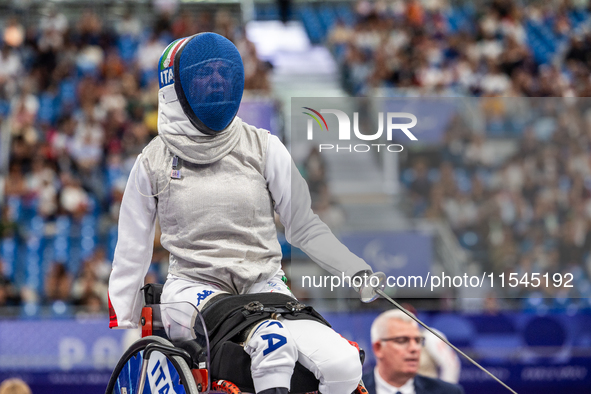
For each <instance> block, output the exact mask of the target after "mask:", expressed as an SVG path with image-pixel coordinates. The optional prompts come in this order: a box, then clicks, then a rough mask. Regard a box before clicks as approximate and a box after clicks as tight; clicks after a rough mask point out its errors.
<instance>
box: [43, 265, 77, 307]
mask: <svg viewBox="0 0 591 394" xmlns="http://www.w3.org/2000/svg"><path fill="white" fill-rule="evenodd" d="M71 287H72V276H71V274H70V273H69V272H68V270H67V268H66V266H65V264H63V263H53V265H52V266H51V268H50V269H49V273H48V275H47V278H45V299H46V300H47V301H49V302H53V301H66V302H69V301H70V289H71Z"/></svg>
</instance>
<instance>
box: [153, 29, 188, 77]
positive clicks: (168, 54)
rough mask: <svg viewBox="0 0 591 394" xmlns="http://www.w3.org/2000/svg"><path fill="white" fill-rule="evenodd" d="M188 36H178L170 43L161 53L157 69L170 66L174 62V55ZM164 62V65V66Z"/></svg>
mask: <svg viewBox="0 0 591 394" xmlns="http://www.w3.org/2000/svg"><path fill="white" fill-rule="evenodd" d="M188 38H189V37H185V38H179V39H178V40H176V41H174V42H173V43H172V44H170V45H169V46H168V47H167V48H166V49H165V50H164V53H163V54H162V59H160V66H159V70H160V71H162V70H164V69H165V68H168V67H171V66H172V65H173V63H174V55H175V54H176V53H177V51H178V50H179V48H180V47H182V46H183V43H185V42H186V41H187V39H188ZM165 64H166V66H165Z"/></svg>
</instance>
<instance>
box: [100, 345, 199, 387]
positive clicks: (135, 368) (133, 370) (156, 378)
mask: <svg viewBox="0 0 591 394" xmlns="http://www.w3.org/2000/svg"><path fill="white" fill-rule="evenodd" d="M151 343H159V344H162V345H165V346H170V347H173V345H172V343H170V342H169V341H168V340H166V339H164V338H161V337H156V336H149V337H145V338H142V339H139V340H137V341H136V342H134V343H133V345H131V346H130V347H129V349H127V350H126V351H125V353H123V356H122V357H121V359H120V360H119V362H118V363H117V366H116V367H115V369H114V370H113V373H112V374H111V379H109V384H108V385H107V390H106V392H105V394H152V393H154V394H157V393H168V392H171V393H172V392H174V393H177V394H198V393H199V391H198V389H197V385H196V384H195V379H194V378H193V375H192V373H191V369H190V368H189V366H188V365H187V363H186V362H185V360H183V359H182V358H181V357H179V356H172V357H167V356H165V355H164V354H162V353H160V352H157V351H156V352H154V353H153V354H152V356H151V357H150V360H149V364H148V376H147V378H146V384H145V385H144V390H143V392H142V393H137V390H138V386H139V381H140V374H141V370H142V362H143V360H144V358H143V350H144V349H145V348H146V346H148V345H149V344H151Z"/></svg>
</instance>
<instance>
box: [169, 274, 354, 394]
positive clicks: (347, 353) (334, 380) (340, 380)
mask: <svg viewBox="0 0 591 394" xmlns="http://www.w3.org/2000/svg"><path fill="white" fill-rule="evenodd" d="M282 276H283V272H281V271H280V272H279V273H278V274H277V275H276V276H275V277H274V278H272V279H271V280H269V281H266V282H264V283H257V284H255V285H254V286H253V288H252V289H251V291H250V292H249V294H256V293H269V292H279V293H283V294H287V295H289V296H292V297H293V294H292V293H291V291H290V290H289V288H288V287H287V286H286V285H285V284H284V283H283V281H282V280H281V277H282ZM217 291H220V289H219V288H217V287H216V286H215V285H212V284H209V283H199V282H194V281H189V280H186V279H181V278H171V277H169V278H168V279H167V281H166V283H165V285H164V289H163V292H162V298H161V302H162V303H170V302H180V301H184V302H188V303H191V304H192V305H194V306H196V307H199V306H200V305H203V302H204V300H205V299H206V298H207V297H209V296H211V294H213V293H214V292H217ZM187 306H188V305H187ZM193 311H194V309H193V308H192V307H190V306H189V307H188V308H187V307H182V306H179V307H178V308H176V307H175V308H163V310H162V321H163V323H164V326H165V329H166V333H167V335H168V336H169V337H170V338H171V339H190V338H195V334H194V332H193V324H194V321H193V319H194V313H193ZM244 351H246V352H247V353H248V354H249V355H250V357H251V373H252V379H253V382H254V386H255V390H256V392H257V393H258V392H260V391H263V390H266V389H270V388H274V387H286V388H288V389H289V388H290V380H291V375H292V373H293V369H294V367H295V363H296V361H299V362H300V364H302V365H303V366H304V367H306V368H307V369H309V370H310V371H311V372H312V373H313V374H314V376H316V378H317V379H318V380H319V381H320V385H319V391H320V392H321V393H322V394H349V393H352V392H353V391H354V390H355V388H357V384H358V383H359V381H360V380H361V362H360V361H359V353H358V352H357V349H356V348H355V347H353V346H352V345H351V344H349V342H347V340H345V339H344V338H343V337H341V336H340V335H339V334H338V333H336V332H335V331H334V330H333V329H332V328H329V327H327V326H325V325H324V324H321V323H319V322H317V321H314V320H287V319H284V318H282V317H280V318H279V319H278V320H265V321H264V322H262V323H260V324H259V325H258V326H257V328H256V329H255V331H254V333H253V334H252V335H251V337H250V338H249V339H248V341H247V343H246V344H245V347H244Z"/></svg>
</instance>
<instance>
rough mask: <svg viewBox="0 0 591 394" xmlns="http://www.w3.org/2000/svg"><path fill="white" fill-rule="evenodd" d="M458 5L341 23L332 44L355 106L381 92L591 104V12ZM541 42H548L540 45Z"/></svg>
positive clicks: (441, 1)
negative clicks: (570, 99)
mask: <svg viewBox="0 0 591 394" xmlns="http://www.w3.org/2000/svg"><path fill="white" fill-rule="evenodd" d="M450 3H452V2H448V1H445V0H430V1H421V0H392V1H386V0H377V1H374V2H372V1H369V0H359V1H358V2H357V3H356V5H355V10H354V11H355V18H354V19H355V23H354V24H347V23H346V22H345V21H344V20H342V19H340V20H339V21H338V22H337V23H336V24H335V25H334V27H333V28H332V30H331V31H330V33H329V36H328V38H327V42H328V44H329V45H330V46H331V47H332V48H333V50H334V53H335V54H336V56H337V59H338V61H339V64H340V66H341V69H342V71H343V81H344V85H345V88H346V89H347V90H348V91H349V92H350V93H351V94H353V95H355V96H357V95H372V93H371V91H372V89H374V88H381V87H386V88H388V87H395V88H398V89H407V90H410V91H413V92H417V93H428V94H434V93H437V94H440V95H476V96H494V95H499V96H505V97H507V96H527V97H566V96H580V97H585V96H589V95H591V81H590V80H589V71H590V70H591V58H590V56H589V53H590V52H589V48H590V45H591V36H590V33H591V29H590V28H589V20H588V12H587V10H586V9H583V8H581V7H580V6H579V7H577V8H575V6H574V5H573V4H574V3H575V2H571V1H568V0H566V1H559V2H524V3H523V4H522V3H521V2H517V1H514V0H493V1H488V2H478V3H476V4H470V2H466V3H464V4H463V5H460V6H458V5H455V6H454V8H452V6H451V5H450ZM577 4H580V2H577ZM460 7H461V8H460ZM459 11H462V12H459ZM537 34H542V35H544V34H545V35H544V36H542V37H541V38H538V36H537ZM532 36H535V37H532ZM534 39H535V40H541V41H539V42H538V41H536V42H535V45H534V41H533V40H534ZM540 46H541V48H540ZM554 46H556V48H553V47H554ZM547 47H549V48H552V50H553V53H548V52H550V51H551V49H548V48H547ZM536 54H538V55H539V56H538V57H536V56H534V55H536ZM540 59H544V60H546V61H544V64H541V63H542V61H541V60H540Z"/></svg>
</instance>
